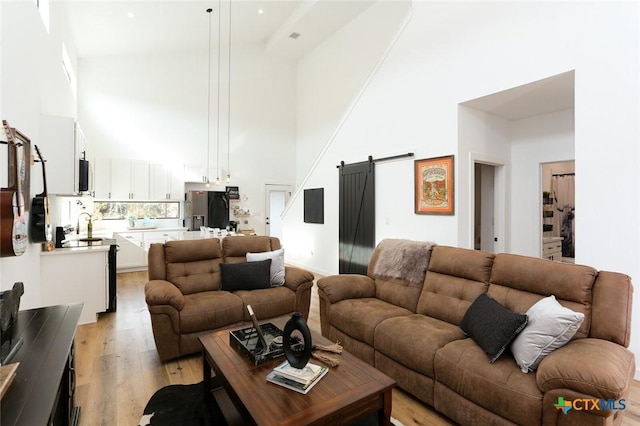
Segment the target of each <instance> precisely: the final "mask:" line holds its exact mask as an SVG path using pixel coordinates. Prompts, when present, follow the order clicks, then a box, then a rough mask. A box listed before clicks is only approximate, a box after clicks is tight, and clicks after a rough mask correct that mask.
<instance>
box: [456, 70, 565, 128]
mask: <svg viewBox="0 0 640 426" xmlns="http://www.w3.org/2000/svg"><path fill="white" fill-rule="evenodd" d="M574 99H575V87H574V72H573V71H569V72H565V73H562V74H558V75H555V76H553V77H548V78H544V79H542V80H538V81H534V82H532V83H529V84H525V85H522V86H518V87H514V88H511V89H508V90H504V91H502V92H498V93H493V94H491V95H487V96H483V97H481V98H477V99H473V100H470V101H468V102H464V103H463V105H466V106H469V107H471V108H475V109H478V110H481V111H486V112H489V113H491V114H494V115H498V116H500V117H503V118H506V119H507V120H512V121H515V120H521V119H523V118H529V117H533V116H536V115H540V114H549V113H552V112H557V111H562V110H565V109H570V108H574V104H575V100H574Z"/></svg>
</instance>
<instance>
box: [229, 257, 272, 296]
mask: <svg viewBox="0 0 640 426" xmlns="http://www.w3.org/2000/svg"><path fill="white" fill-rule="evenodd" d="M220 271H221V273H222V290H225V291H237V290H256V289H259V288H269V287H270V286H271V259H266V260H261V261H259V262H245V263H221V264H220Z"/></svg>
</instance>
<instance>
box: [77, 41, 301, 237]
mask: <svg viewBox="0 0 640 426" xmlns="http://www.w3.org/2000/svg"><path fill="white" fill-rule="evenodd" d="M221 68H222V70H226V69H227V65H226V62H223V63H222V65H221ZM207 72H208V65H207V51H206V50H204V51H190V52H179V53H174V52H167V53H166V54H154V55H147V56H143V55H135V56H113V57H104V58H98V59H95V58H90V59H82V60H81V61H80V77H79V93H80V99H79V121H80V123H81V125H82V127H83V130H84V133H85V136H86V138H87V141H88V143H89V145H90V147H91V149H92V150H93V151H94V153H95V155H96V156H99V157H107V158H109V157H111V158H126V159H138V160H149V161H153V162H160V163H162V162H169V163H171V164H174V165H175V164H184V165H187V166H190V167H198V166H202V167H206V165H207V135H208V132H210V141H211V142H210V146H209V166H210V172H209V178H210V181H211V182H213V181H214V180H215V178H216V177H217V176H219V177H220V178H221V179H222V185H221V186H220V187H215V186H212V187H211V188H209V189H210V190H212V191H214V190H224V186H225V185H226V182H225V181H224V179H225V178H226V175H227V170H230V173H231V178H232V182H231V185H234V186H239V187H240V192H241V193H242V194H244V195H247V198H248V200H247V201H246V202H243V203H242V205H243V206H244V207H247V208H249V209H250V211H251V212H252V216H251V217H250V218H248V221H249V223H248V224H247V225H245V226H243V227H242V228H243V229H246V228H248V227H253V228H254V229H256V230H257V231H258V232H264V184H265V183H278V184H288V185H293V183H294V179H295V149H294V146H295V142H294V141H295V114H296V110H295V105H296V99H295V84H294V82H295V74H296V69H295V62H294V61H293V60H290V59H286V58H282V57H275V56H267V55H266V54H265V53H264V47H263V46H261V45H257V44H256V45H245V46H242V47H235V48H234V51H233V57H232V80H231V84H232V86H231V126H230V127H231V132H230V140H229V147H230V152H229V154H230V155H229V156H228V154H227V153H228V151H227V112H228V108H227V106H228V97H227V90H226V87H227V74H226V73H225V72H221V92H220V95H221V98H220V121H221V123H222V125H221V126H220V146H219V158H220V160H219V166H220V172H219V173H218V170H217V166H218V147H217V138H218V129H217V127H216V126H217V122H218V109H217V107H218V98H217V86H218V82H217V65H216V64H215V61H214V62H213V65H212V81H211V86H212V87H211V90H212V95H211V128H210V130H208V129H207V110H208V103H207V85H208V81H207ZM228 157H229V160H230V161H229V162H228V161H227V159H228ZM257 171H259V173H257ZM189 189H205V188H204V185H197V184H194V185H190V188H189Z"/></svg>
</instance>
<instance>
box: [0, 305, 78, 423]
mask: <svg viewBox="0 0 640 426" xmlns="http://www.w3.org/2000/svg"><path fill="white" fill-rule="evenodd" d="M81 311H82V304H75V305H64V306H51V307H47V308H40V309H31V310H26V311H20V312H19V313H18V319H17V320H16V322H15V323H14V325H13V327H12V332H11V333H12V334H11V339H12V340H15V341H19V340H20V339H21V341H22V344H21V345H20V346H19V347H18V349H17V351H16V352H15V355H14V356H13V357H12V359H10V360H9V361H8V362H10V363H11V362H20V366H19V367H18V370H17V371H16V377H15V379H14V380H13V383H11V386H10V387H9V389H8V390H7V393H6V394H5V395H4V397H3V398H2V401H1V402H0V419H2V420H1V422H2V425H7V426H8V425H25V426H26V425H28V426H31V425H55V426H57V425H76V424H77V423H78V416H79V412H80V408H79V407H76V406H75V403H74V394H75V371H74V358H75V347H74V338H75V334H76V327H77V325H78V319H79V318H80V313H81Z"/></svg>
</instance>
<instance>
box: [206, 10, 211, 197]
mask: <svg viewBox="0 0 640 426" xmlns="http://www.w3.org/2000/svg"><path fill="white" fill-rule="evenodd" d="M211 12H213V9H211V8H209V9H207V13H208V14H209V67H208V70H209V73H208V75H207V173H206V175H205V182H206V187H207V188H209V186H211V184H210V183H209V165H210V159H211V155H210V147H211Z"/></svg>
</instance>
